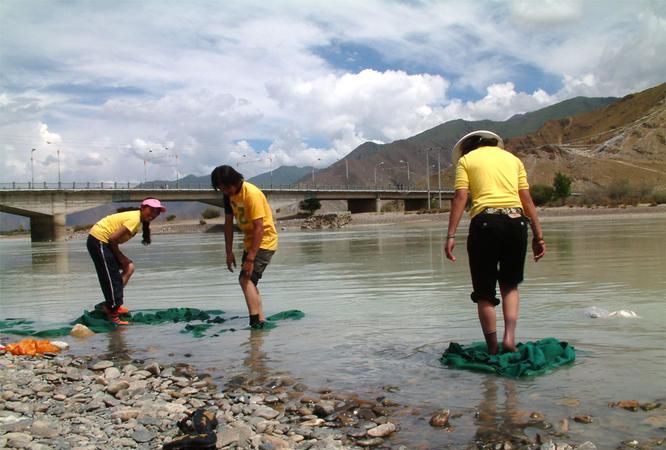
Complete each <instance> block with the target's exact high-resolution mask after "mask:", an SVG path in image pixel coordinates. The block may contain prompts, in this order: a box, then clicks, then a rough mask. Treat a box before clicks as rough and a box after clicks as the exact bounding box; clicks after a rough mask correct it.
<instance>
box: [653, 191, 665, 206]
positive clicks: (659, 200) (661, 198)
mask: <svg viewBox="0 0 666 450" xmlns="http://www.w3.org/2000/svg"><path fill="white" fill-rule="evenodd" d="M652 201H653V202H654V203H656V204H657V205H663V204H664V203H666V191H661V192H654V193H653V194H652Z"/></svg>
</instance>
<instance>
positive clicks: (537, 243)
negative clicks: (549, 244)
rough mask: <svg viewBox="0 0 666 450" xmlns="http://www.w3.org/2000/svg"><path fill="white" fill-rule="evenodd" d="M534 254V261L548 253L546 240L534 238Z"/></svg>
mask: <svg viewBox="0 0 666 450" xmlns="http://www.w3.org/2000/svg"><path fill="white" fill-rule="evenodd" d="M532 254H533V255H534V261H538V260H540V259H541V258H543V256H544V255H545V254H546V241H544V240H543V239H532Z"/></svg>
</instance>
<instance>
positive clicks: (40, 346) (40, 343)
mask: <svg viewBox="0 0 666 450" xmlns="http://www.w3.org/2000/svg"><path fill="white" fill-rule="evenodd" d="M5 351H8V352H9V353H11V354H12V355H30V356H35V355H37V354H38V353H45V352H51V353H55V352H59V351H60V347H57V346H55V345H53V344H52V343H51V341H47V340H36V339H22V340H20V341H19V342H17V343H15V344H7V345H5Z"/></svg>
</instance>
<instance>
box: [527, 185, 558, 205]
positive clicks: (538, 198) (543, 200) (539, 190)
mask: <svg viewBox="0 0 666 450" xmlns="http://www.w3.org/2000/svg"><path fill="white" fill-rule="evenodd" d="M530 195H532V200H533V201H534V204H535V205H536V206H542V205H545V204H547V203H548V202H549V201H551V199H552V198H553V188H552V187H550V186H546V185H545V184H534V185H532V186H531V187H530Z"/></svg>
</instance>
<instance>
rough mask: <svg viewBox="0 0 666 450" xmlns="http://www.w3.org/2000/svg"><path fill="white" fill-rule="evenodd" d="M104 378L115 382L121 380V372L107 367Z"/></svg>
mask: <svg viewBox="0 0 666 450" xmlns="http://www.w3.org/2000/svg"><path fill="white" fill-rule="evenodd" d="M104 378H106V379H107V380H115V379H116V378H120V370H118V369H116V368H115V367H107V368H106V369H105V370H104Z"/></svg>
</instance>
